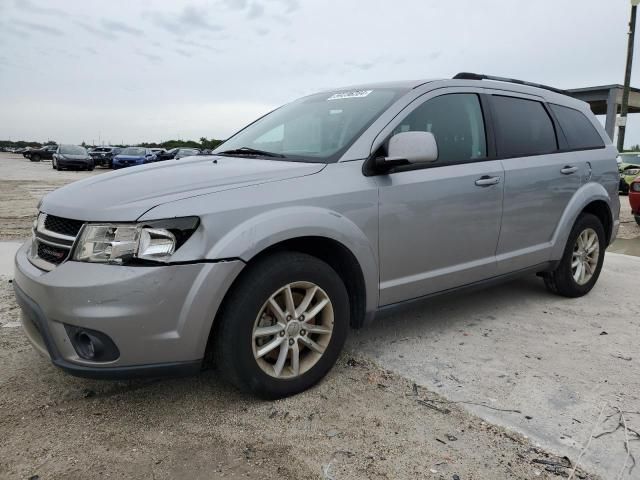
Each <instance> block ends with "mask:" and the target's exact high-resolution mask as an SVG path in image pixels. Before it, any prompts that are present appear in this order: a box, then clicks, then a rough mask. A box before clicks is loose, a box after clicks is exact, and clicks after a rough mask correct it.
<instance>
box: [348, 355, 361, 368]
mask: <svg viewBox="0 0 640 480" xmlns="http://www.w3.org/2000/svg"><path fill="white" fill-rule="evenodd" d="M347 365H349V366H350V367H358V366H360V362H358V361H357V360H356V359H355V358H353V357H350V358H349V359H348V360H347Z"/></svg>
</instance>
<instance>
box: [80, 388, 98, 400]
mask: <svg viewBox="0 0 640 480" xmlns="http://www.w3.org/2000/svg"><path fill="white" fill-rule="evenodd" d="M82 396H83V397H84V398H91V397H95V396H96V392H94V391H93V390H91V389H90V388H85V389H84V390H82Z"/></svg>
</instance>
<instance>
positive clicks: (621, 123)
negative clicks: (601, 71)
mask: <svg viewBox="0 0 640 480" xmlns="http://www.w3.org/2000/svg"><path fill="white" fill-rule="evenodd" d="M638 3H640V0H631V20H630V21H629V39H628V44H627V68H626V70H625V72H624V89H623V91H622V106H621V110H620V119H619V120H618V151H619V152H622V150H624V134H625V129H626V128H627V113H628V111H629V87H630V85H631V67H632V64H633V44H634V39H635V36H636V13H637V10H638Z"/></svg>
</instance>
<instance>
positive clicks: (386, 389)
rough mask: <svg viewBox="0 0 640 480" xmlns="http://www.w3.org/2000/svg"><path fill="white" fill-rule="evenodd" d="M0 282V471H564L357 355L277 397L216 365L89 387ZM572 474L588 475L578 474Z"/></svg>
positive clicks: (330, 474) (537, 474) (340, 475)
mask: <svg viewBox="0 0 640 480" xmlns="http://www.w3.org/2000/svg"><path fill="white" fill-rule="evenodd" d="M17 315H18V308H17V306H16V305H15V303H14V300H13V294H12V291H11V284H10V282H9V278H7V277H2V278H0V364H2V365H3V368H2V369H1V370H0V392H2V393H1V394H0V431H1V432H3V433H2V438H1V439H0V478H3V479H4V478H8V479H13V478H18V479H28V478H30V477H32V476H34V475H38V476H39V478H40V479H43V480H44V479H87V478H102V477H105V478H106V477H112V478H140V479H142V478H144V479H148V478H154V479H173V478H189V479H200V478H202V479H205V478H206V479H211V478H260V479H270V478H278V479H289V478H291V479H293V478H295V479H307V478H309V479H317V478H322V479H362V478H368V479H399V478H402V479H405V478H406V479H414V478H415V479H424V478H433V479H453V478H455V477H454V475H457V476H458V477H459V478H460V479H462V480H468V479H491V480H493V479H530V478H543V479H544V478H556V477H555V474H554V473H552V472H550V471H548V470H547V469H549V470H554V471H555V470H556V469H557V470H558V471H562V472H567V471H569V469H567V468H562V467H556V466H554V465H549V464H548V463H537V462H551V463H552V464H557V465H566V463H565V462H566V460H565V459H562V458H558V457H554V456H552V455H549V454H547V453H546V452H544V451H543V450H541V449H540V448H537V447H536V446H534V445H532V444H531V443H529V442H528V441H527V439H526V438H524V437H522V436H520V435H518V434H516V433H514V432H510V431H508V430H506V429H503V428H500V427H496V426H493V425H491V424H488V423H486V422H484V421H482V420H480V419H479V418H477V417H474V416H472V415H471V414H469V413H468V412H466V410H464V409H462V408H461V406H460V405H458V404H455V403H451V402H448V401H447V400H445V399H443V398H442V397H439V396H438V395H436V394H434V393H432V392H430V391H428V390H426V389H424V388H422V387H417V386H416V387H414V386H413V384H412V383H411V382H410V381H408V380H406V379H405V378H403V377H401V376H398V375H396V374H393V373H391V372H390V371H387V370H383V369H381V368H380V367H378V366H376V365H375V364H373V363H371V362H370V361H368V360H366V359H365V358H362V357H359V356H357V354H353V353H346V354H345V355H344V356H343V357H342V358H341V359H340V360H339V362H338V364H337V366H336V368H334V370H333V371H332V372H331V373H330V375H329V376H328V378H327V379H326V380H325V381H323V382H322V383H321V384H320V385H318V386H317V387H316V388H313V389H311V390H310V391H307V392H305V393H303V394H301V395H297V396H295V397H293V398H288V399H284V400H279V401H276V402H264V401H259V400H256V399H253V398H250V397H247V396H244V395H241V394H239V393H238V392H236V391H234V390H233V389H231V388H230V387H228V386H227V385H225V384H222V383H220V382H219V381H218V379H217V378H216V375H215V372H212V371H208V372H203V373H202V374H201V375H199V376H196V377H191V378H184V379H164V380H146V381H129V382H99V381H92V380H84V379H78V378H74V377H71V376H69V375H66V374H65V373H63V372H61V371H59V370H57V369H56V368H55V367H53V366H51V365H50V364H49V362H48V361H46V360H45V359H43V358H41V357H40V356H38V354H36V353H35V351H34V350H33V349H32V347H31V346H30V345H29V344H28V342H27V340H26V339H25V337H24V335H23V334H22V331H21V329H19V328H11V327H10V326H7V324H10V322H15V321H16V320H17ZM579 473H580V477H579V478H589V479H595V478H597V477H595V476H590V475H586V474H584V473H583V472H582V471H579Z"/></svg>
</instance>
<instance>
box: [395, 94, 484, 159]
mask: <svg viewBox="0 0 640 480" xmlns="http://www.w3.org/2000/svg"><path fill="white" fill-rule="evenodd" d="M412 131H418V132H431V133H433V136H434V137H436V142H437V143H438V162H442V163H456V162H466V161H469V160H475V159H479V158H486V156H487V142H486V135H485V130H484V120H483V117H482V109H481V108H480V100H479V98H478V96H477V95H475V94H471V93H461V94H451V95H442V96H440V97H436V98H432V99H431V100H427V101H426V102H425V103H423V104H422V105H421V106H419V107H418V108H416V109H415V110H414V111H413V112H411V113H410V114H409V115H407V117H406V118H405V119H404V120H403V121H402V122H400V124H399V125H398V126H397V127H396V129H395V130H394V132H393V133H394V134H396V133H400V132H412Z"/></svg>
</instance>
